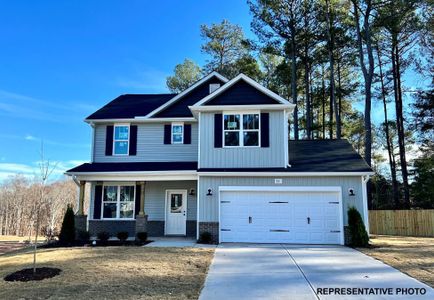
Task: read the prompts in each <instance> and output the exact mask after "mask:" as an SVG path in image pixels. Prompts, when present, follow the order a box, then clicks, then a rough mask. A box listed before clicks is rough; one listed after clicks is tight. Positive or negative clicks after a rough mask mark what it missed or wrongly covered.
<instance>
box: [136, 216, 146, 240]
mask: <svg viewBox="0 0 434 300" xmlns="http://www.w3.org/2000/svg"><path fill="white" fill-rule="evenodd" d="M135 229H136V230H135V235H137V233H138V232H148V216H147V215H143V216H141V215H137V216H136V228H135Z"/></svg>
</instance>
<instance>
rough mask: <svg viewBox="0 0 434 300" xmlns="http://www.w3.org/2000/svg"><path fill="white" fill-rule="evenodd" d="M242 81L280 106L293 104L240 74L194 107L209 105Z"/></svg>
mask: <svg viewBox="0 0 434 300" xmlns="http://www.w3.org/2000/svg"><path fill="white" fill-rule="evenodd" d="M240 80H244V81H245V82H246V83H248V84H250V85H251V86H252V87H254V88H256V89H257V90H259V91H261V92H263V93H264V94H266V95H267V96H269V97H271V98H273V99H274V100H276V101H277V102H279V103H280V104H291V102H289V101H288V100H286V99H285V98H283V97H281V96H279V95H277V94H276V93H275V92H273V91H271V90H269V89H267V88H266V87H264V86H262V85H261V84H259V83H257V82H256V81H255V80H253V79H252V78H250V77H249V76H247V75H245V74H243V73H240V74H239V75H237V76H236V77H234V78H233V79H231V80H229V81H228V82H226V83H225V84H224V85H223V86H221V87H220V88H219V89H218V90H216V91H215V92H214V93H212V94H209V95H208V96H206V97H205V98H203V99H202V100H200V101H199V102H197V103H196V104H194V105H193V106H192V107H193V108H196V107H198V106H202V105H204V104H205V103H207V102H208V101H210V100H211V99H214V98H215V97H217V96H218V95H220V94H222V93H223V92H224V91H226V90H227V89H229V88H230V87H231V86H233V85H234V84H235V83H237V82H239V81H240Z"/></svg>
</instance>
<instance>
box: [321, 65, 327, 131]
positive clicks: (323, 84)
mask: <svg viewBox="0 0 434 300" xmlns="http://www.w3.org/2000/svg"><path fill="white" fill-rule="evenodd" d="M321 69H322V71H321V94H322V103H321V104H322V138H323V139H325V137H326V123H325V114H326V112H325V105H326V91H325V80H324V66H321Z"/></svg>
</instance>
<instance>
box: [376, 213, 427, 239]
mask: <svg viewBox="0 0 434 300" xmlns="http://www.w3.org/2000/svg"><path fill="white" fill-rule="evenodd" d="M369 231H370V233H372V234H384V235H402V236H425V237H434V209H424V210H370V211H369Z"/></svg>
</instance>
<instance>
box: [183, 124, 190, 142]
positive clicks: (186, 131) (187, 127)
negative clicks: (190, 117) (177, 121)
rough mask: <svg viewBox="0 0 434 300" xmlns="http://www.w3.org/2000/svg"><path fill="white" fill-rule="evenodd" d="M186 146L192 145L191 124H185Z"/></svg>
mask: <svg viewBox="0 0 434 300" xmlns="http://www.w3.org/2000/svg"><path fill="white" fill-rule="evenodd" d="M184 144H191V124H184Z"/></svg>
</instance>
